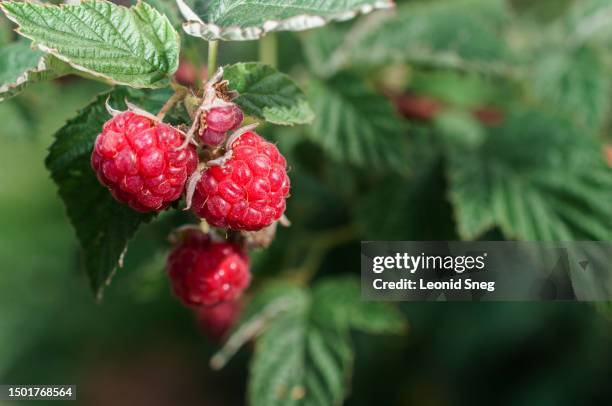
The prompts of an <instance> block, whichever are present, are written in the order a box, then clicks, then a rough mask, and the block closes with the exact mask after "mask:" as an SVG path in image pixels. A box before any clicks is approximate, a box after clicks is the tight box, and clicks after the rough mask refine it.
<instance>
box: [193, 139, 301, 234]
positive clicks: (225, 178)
mask: <svg viewBox="0 0 612 406" xmlns="http://www.w3.org/2000/svg"><path fill="white" fill-rule="evenodd" d="M229 148H230V151H231V158H230V159H228V160H227V161H226V162H225V163H224V164H223V166H212V167H210V168H208V169H207V170H206V171H205V172H204V174H203V175H202V178H201V179H200V180H199V181H198V183H197V186H196V190H195V193H194V195H193V200H192V208H193V211H194V212H195V213H196V214H197V215H198V216H199V217H202V218H204V219H206V221H208V223H209V224H211V225H213V226H215V227H229V228H231V229H234V230H247V231H254V230H260V229H262V228H264V227H267V226H269V225H270V224H272V223H273V222H274V221H275V220H278V219H279V218H280V217H281V216H282V215H283V213H284V212H285V198H286V197H287V195H288V194H289V177H288V176H287V163H286V161H285V158H284V157H283V156H282V155H281V154H280V153H279V152H278V149H277V148H276V146H275V145H274V144H272V143H270V142H268V141H266V140H264V139H263V138H261V137H260V136H259V135H257V134H255V133H254V132H247V133H244V134H242V135H241V136H240V137H239V138H238V139H237V140H236V141H234V142H233V143H232V145H230V147H229Z"/></svg>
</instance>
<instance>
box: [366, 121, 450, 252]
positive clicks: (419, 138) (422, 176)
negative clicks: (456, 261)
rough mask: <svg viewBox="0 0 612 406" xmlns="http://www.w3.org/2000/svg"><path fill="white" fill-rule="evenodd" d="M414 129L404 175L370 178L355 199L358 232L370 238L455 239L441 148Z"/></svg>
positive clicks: (429, 133) (429, 134)
mask: <svg viewBox="0 0 612 406" xmlns="http://www.w3.org/2000/svg"><path fill="white" fill-rule="evenodd" d="M416 130H417V129H415V130H413V131H411V132H412V133H413V134H412V135H413V137H412V142H411V148H410V157H409V158H408V159H409V160H410V162H412V164H411V171H410V173H409V174H408V176H406V177H403V176H395V177H393V178H392V179H389V178H388V177H386V176H384V177H383V176H381V177H380V179H374V182H372V183H373V186H372V187H371V188H370V189H368V190H367V192H366V193H363V196H362V198H360V199H359V201H358V202H357V210H356V213H355V214H356V219H357V222H358V224H359V226H360V229H361V231H362V233H361V234H362V235H367V236H368V239H370V240H387V241H389V240H400V241H401V240H408V241H436V240H456V239H457V235H456V232H455V228H456V226H455V224H454V222H453V220H452V219H453V213H452V207H451V206H450V203H449V202H448V201H447V199H446V197H445V194H446V191H447V184H446V179H445V174H444V171H443V165H442V159H441V158H442V157H441V153H440V150H441V149H442V148H441V147H440V145H438V144H435V143H434V142H433V141H435V140H436V139H435V138H434V137H433V136H432V134H431V132H424V133H422V134H421V133H416ZM415 133H416V134H415ZM415 135H416V136H415ZM381 207H384V208H385V209H384V210H380V208H381ZM423 213H435V216H424V215H423Z"/></svg>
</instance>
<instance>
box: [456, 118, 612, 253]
mask: <svg viewBox="0 0 612 406" xmlns="http://www.w3.org/2000/svg"><path fill="white" fill-rule="evenodd" d="M448 177H449V180H450V198H451V201H452V203H453V205H454V207H455V213H456V220H457V223H458V226H459V233H460V235H461V236H462V237H463V238H465V239H473V238H476V237H478V236H480V235H481V234H482V233H484V232H485V231H487V230H489V229H491V228H493V227H495V226H499V227H500V228H501V230H502V231H503V233H504V234H505V235H506V237H507V238H517V239H524V240H557V241H571V240H610V239H612V205H611V204H610V202H611V201H612V169H611V168H609V167H608V166H607V165H606V164H605V163H604V161H603V157H602V154H601V145H600V144H599V143H598V141H597V140H596V139H594V138H591V137H583V136H580V134H577V133H576V132H575V130H574V129H573V127H572V125H571V124H570V123H568V122H567V121H565V120H562V119H560V118H558V117H554V116H551V117H549V116H545V115H541V114H535V113H531V114H526V115H519V116H515V117H510V118H508V119H507V121H506V123H505V124H504V125H503V127H502V128H499V129H496V131H495V133H492V134H490V135H489V136H488V138H487V140H486V141H485V143H484V144H483V145H482V146H480V147H479V148H476V149H461V148H451V149H450V150H449V165H448Z"/></svg>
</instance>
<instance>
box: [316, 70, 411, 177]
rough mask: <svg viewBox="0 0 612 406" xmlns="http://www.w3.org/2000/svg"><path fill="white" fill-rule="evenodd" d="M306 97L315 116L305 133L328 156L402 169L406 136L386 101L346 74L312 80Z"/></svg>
mask: <svg viewBox="0 0 612 406" xmlns="http://www.w3.org/2000/svg"><path fill="white" fill-rule="evenodd" d="M309 98H310V104H311V105H312V106H313V107H314V111H315V117H316V119H315V121H314V123H313V125H312V127H311V128H310V129H309V130H310V131H309V135H310V137H311V139H312V140H314V141H316V142H317V143H319V144H320V145H321V146H322V147H323V148H324V149H325V151H326V152H327V153H328V154H329V155H330V156H331V157H333V158H335V159H337V160H340V161H346V162H350V163H352V164H355V165H362V166H366V165H367V166H371V167H374V168H375V169H381V168H391V169H395V170H398V171H400V172H402V171H406V167H407V164H406V156H407V152H406V137H405V135H404V132H403V128H402V123H401V121H400V119H399V117H398V115H397V113H396V112H395V110H394V109H393V106H392V105H391V103H390V102H389V100H387V99H386V98H385V97H383V96H381V95H379V94H377V93H375V92H374V91H372V90H370V89H369V88H367V87H366V85H365V84H364V83H363V82H362V81H361V80H360V79H359V78H358V77H356V76H353V75H350V74H348V73H342V74H340V75H337V76H335V77H333V78H332V79H330V80H328V81H326V82H322V81H314V82H313V83H311V85H310V89H309Z"/></svg>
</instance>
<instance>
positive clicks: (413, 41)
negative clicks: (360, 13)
mask: <svg viewBox="0 0 612 406" xmlns="http://www.w3.org/2000/svg"><path fill="white" fill-rule="evenodd" d="M506 19H507V12H506V5H505V2H504V1H503V0H459V1H456V0H452V1H448V0H447V1H435V2H415V3H409V4H406V5H405V6H402V7H401V8H399V9H398V12H397V13H396V14H395V15H393V16H389V18H385V19H383V18H379V19H377V20H375V21H369V22H368V21H364V22H363V23H362V24H357V25H356V26H355V28H354V29H353V33H352V34H351V35H352V36H355V35H357V36H359V39H358V40H357V41H352V42H353V44H354V46H353V47H352V52H351V57H350V59H351V62H352V63H353V64H354V65H357V66H363V65H370V66H382V65H385V64H388V63H391V62H413V63H422V64H427V65H433V66H440V67H451V68H458V69H465V70H480V71H486V72H495V73H497V72H503V71H505V70H506V69H507V66H506V64H505V63H504V60H507V59H509V56H508V52H507V47H506V42H505V39H504V37H503V29H504V22H505V21H506ZM372 20H374V19H372ZM345 52H346V51H345Z"/></svg>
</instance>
